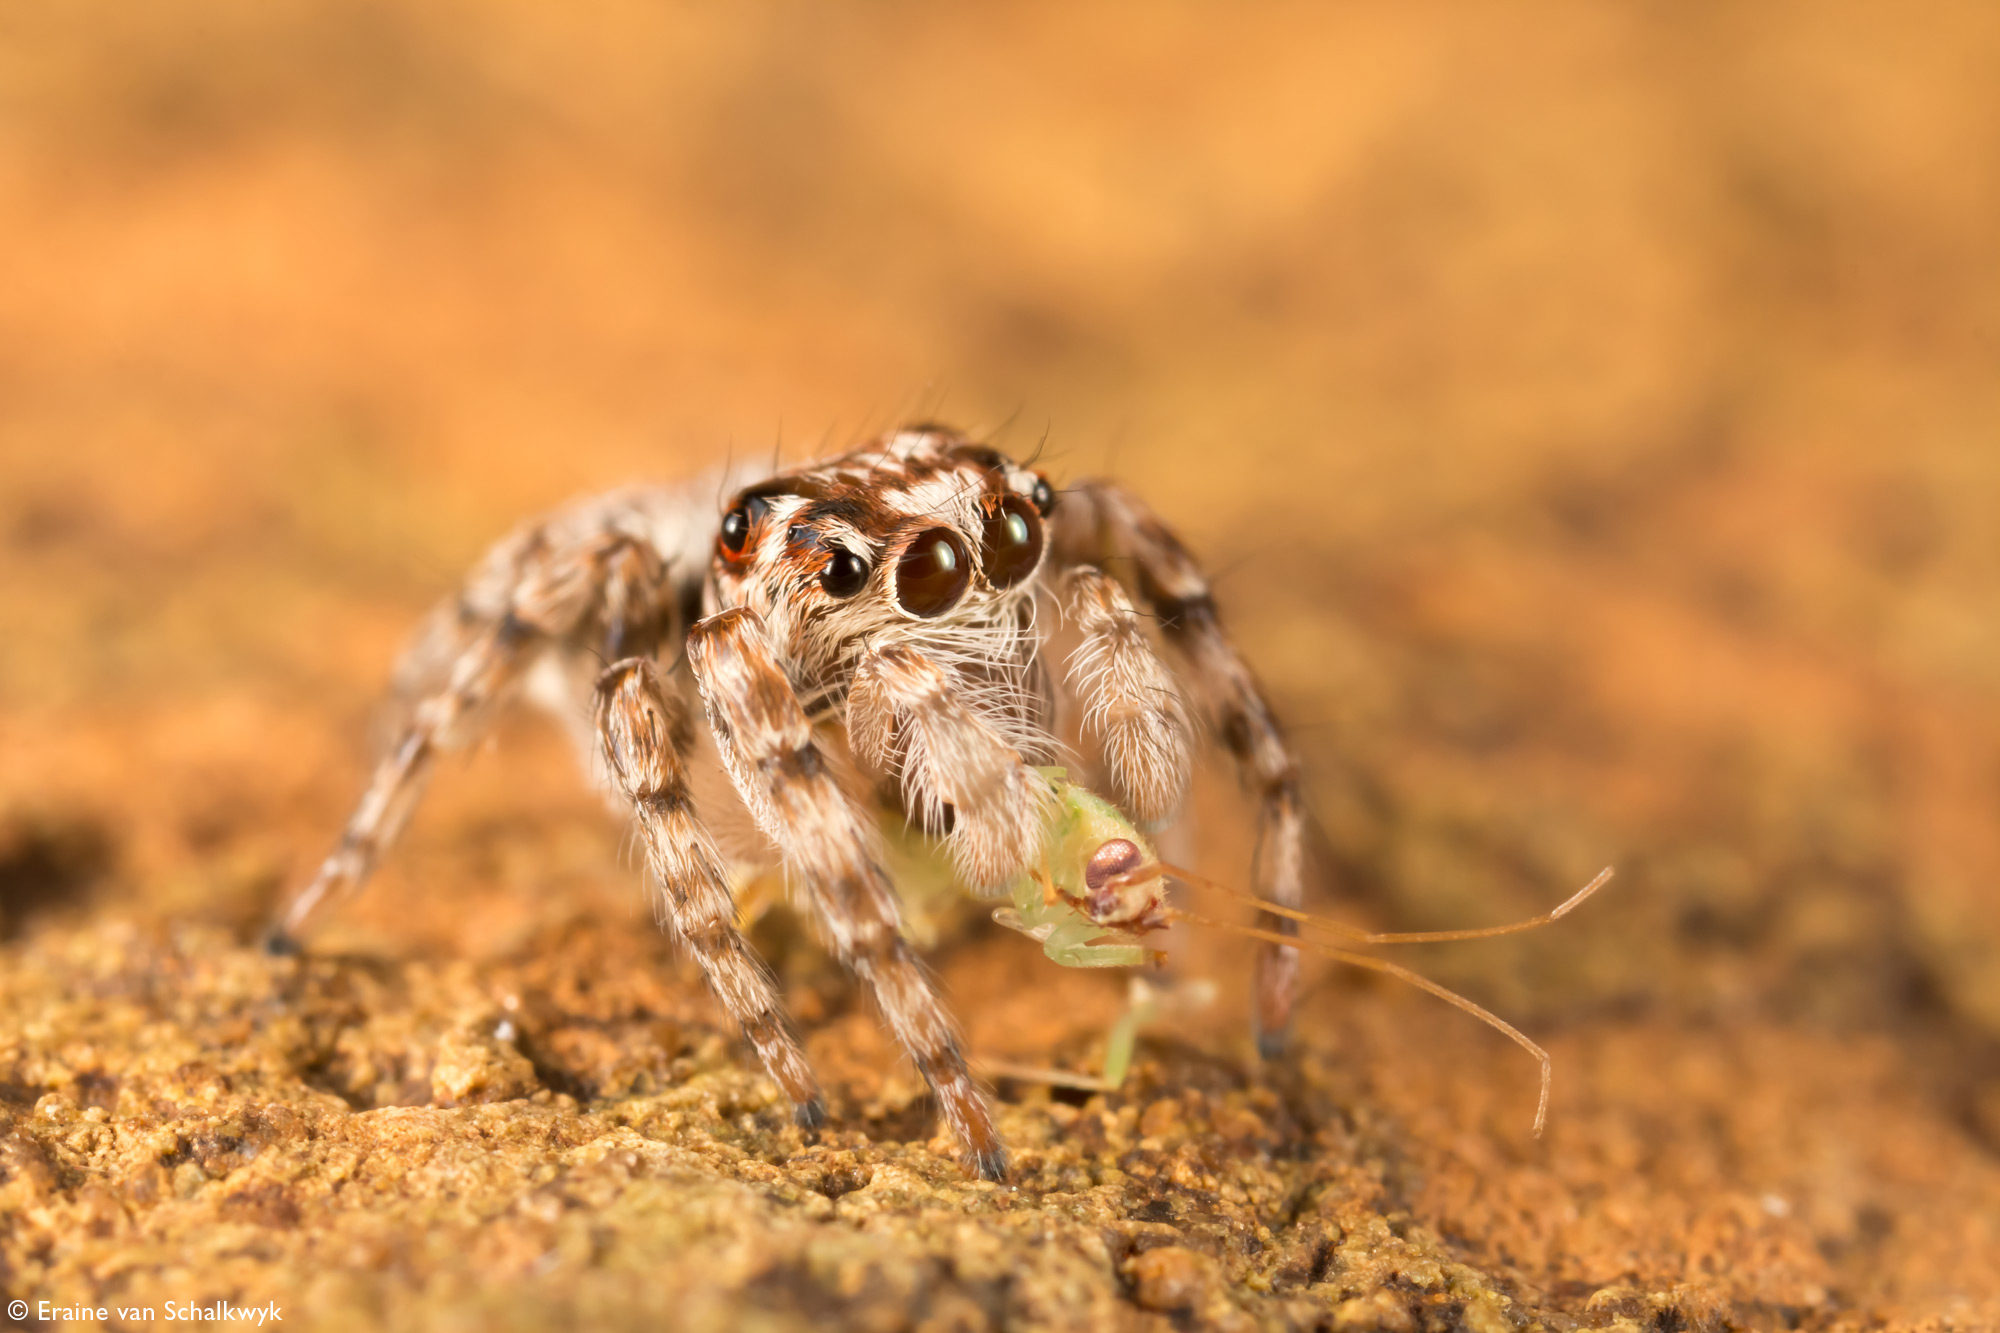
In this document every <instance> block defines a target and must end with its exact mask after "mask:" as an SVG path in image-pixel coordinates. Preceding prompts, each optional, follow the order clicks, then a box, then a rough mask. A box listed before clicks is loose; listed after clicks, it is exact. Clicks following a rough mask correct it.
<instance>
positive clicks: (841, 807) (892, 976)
mask: <svg viewBox="0 0 2000 1333" xmlns="http://www.w3.org/2000/svg"><path fill="white" fill-rule="evenodd" d="M687 653H688V664H689V666H690V667H691V668H692V670H693V672H694V677H695V681H696V683H697V684H698V685H699V686H700V688H701V695H702V700H703V702H704V703H705V704H706V705H707V709H708V719H709V725H710V726H711V727H712V728H714V730H715V732H716V739H717V741H718V743H719V748H720V750H721V752H722V755H723V759H724V761H725V763H726V764H727V766H728V768H729V773H730V777H731V778H732V779H734V781H735V783H736V786H737V789H738V790H739V791H740V792H741V793H742V794H743V798H744V802H745V803H746V804H747V805H749V807H750V808H751V810H752V811H753V812H755V813H756V814H757V815H758V817H759V820H760V822H762V823H763V824H764V826H765V831H766V832H767V833H769V834H770V835H771V836H772V837H773V838H774V839H775V840H776V841H777V843H778V845H779V846H780V847H781V848H782V849H783V850H784V853H785V859H786V862H787V863H788V864H789V865H791V866H792V867H793V868H794V869H796V870H797V871H798V873H799V877H800V879H801V881H802V882H803V885H804V888H805V891H806V894H807V896H808V897H809V898H810V899H811V901H812V904H813V909H814V912H815V914H816V915H817V916H818V918H819V920H820V922H821V923H822V925H823V927H824V929H825V931H826V934H827V938H828V941H829V943H830V944H831V945H832V947H833V950H834V952H835V953H836V954H837V955H839V957H840V958H841V960H842V961H843V962H844V963H846V964H847V966H848V967H849V968H851V969H852V970H853V971H854V973H855V974H856V975H857V976H858V977H860V978H861V980H862V981H863V982H864V983H866V984H867V985H868V987H869V988H870V989H871V990H872V991H873V992H874V994H875V998H876V1001H877V1003H878V1004H879V1005H880V1006H881V1009H882V1016H883V1018H884V1019H885V1020H886V1021H887V1023H888V1024H889V1029H890V1031H891V1032H893V1033H894V1034H895V1037H896V1040H897V1041H898V1042H899V1043H900V1044H901V1045H902V1047H903V1049H904V1050H905V1051H906V1052H908V1053H909V1056H910V1059H911V1060H912V1061H914V1062H915V1064H916V1066H917V1069H918V1070H919V1071H920V1072H921V1073H922V1074H923V1076H924V1079H925V1081H926V1082H928V1083H929V1084H930V1086H931V1089H932V1091H933V1092H934V1093H935V1094H936V1096H937V1099H938V1106H939V1109H940V1110H941V1111H942V1112H943V1113H944V1117H945V1119H946V1121H947V1122H948V1123H949V1124H950V1125H951V1127H952V1129H953V1130H954V1131H955V1132H956V1133H957V1135H958V1137H959V1140H960V1142H962V1143H964V1144H965V1145H966V1147H967V1148H968V1149H969V1150H970V1151H971V1153H972V1156H973V1160H974V1162H975V1163H976V1165H977V1167H978V1170H979V1173H980V1174H981V1175H982V1176H984V1177H986V1178H987V1179H988V1180H996V1181H997V1180H1000V1179H1003V1178H1004V1177H1005V1175H1006V1172H1007V1156H1006V1150H1005V1149H1004V1148H1003V1147H1002V1146H1001V1143H1000V1138H999V1135H998V1134H997V1133H996V1132H995V1130H994V1128H993V1118H992V1115H991V1113H990V1112H989V1111H988V1110H987V1107H986V1101H985V1099H984V1098H983V1097H982V1096H981V1095H980V1093H979V1090H978V1088H977V1087H976V1086H974V1084H973V1081H972V1075H971V1073H970V1071H969V1070H967V1068H966V1064H965V1056H964V1054H963V1052H962V1051H961V1050H960V1049H959V1043H958V1035H957V1033H956V1031H955V1030H954V1028H953V1025H952V1022H951V1017H950V1015H949V1014H948V1013H947V1012H946V1010H945V1007H944V1004H943V1002H942V1001H941V1000H940V999H939V998H938V995H937V992H936V990H935V989H934V988H933V987H932V985H931V981H930V978H929V977H928V976H927V975H926V974H925V972H924V969H923V966H922V965H921V964H920V963H919V962H918V960H917V958H916V956H915V954H914V953H913V952H912V951H911V949H910V946H909V945H908V943H907V942H905V941H904V939H903V937H902V933H901V931H900V929H899V919H898V913H897V908H896V895H895V891H894V889H893V888H892V887H891V886H890V882H889V877H888V876H887V875H886V874H885V873H884V872H883V870H882V867H881V866H880V864H879V863H878V862H877V860H876V858H875V856H874V854H873V851H872V849H871V847H870V842H869V835H868V832H867V824H866V822H865V821H864V819H863V817H862V813H861V811H859V810H858V809H856V808H855V805H854V803H853V802H852V801H851V800H849V799H848V797H847V795H846V793H844V792H843V791H841V789H840V786H839V784H838V783H837V782H835V780H834V776H833V774H832V772H831V771H830V769H829V768H828V765H827V760H826V757H825V755H824V754H822V752H821V751H820V748H819V746H818V744H817V743H816V742H815V741H814V740H813V734H812V724H811V723H810V722H809V721H808V720H807V718H806V714H805V710H804V709H803V708H802V707H801V706H800V704H799V700H798V696H797V695H796V694H795V693H794V692H793V690H792V686H791V683H790V682H789V681H788V680H787V679H786V677H785V673H784V670H783V668H782V667H781V666H780V665H779V663H778V659H777V656H776V654H775V653H774V652H773V651H772V649H771V645H770V642H769V640H768V639H767V638H766V636H765V632H764V626H763V622H762V621H761V620H759V619H758V617H757V615H756V614H755V613H754V612H751V611H748V610H741V609H738V610H732V611H724V612H722V613H721V614H719V615H716V616H712V617H710V618H709V619H707V620H705V621H703V622H701V623H700V624H699V625H697V626H695V628H694V630H693V632H692V633H691V634H690V635H689V636H688V645H687Z"/></svg>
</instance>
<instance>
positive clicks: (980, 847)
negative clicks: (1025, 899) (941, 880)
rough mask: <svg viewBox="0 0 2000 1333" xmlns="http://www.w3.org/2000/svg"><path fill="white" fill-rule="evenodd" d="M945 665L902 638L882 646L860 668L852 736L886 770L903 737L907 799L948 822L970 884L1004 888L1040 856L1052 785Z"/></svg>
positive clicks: (850, 718)
mask: <svg viewBox="0 0 2000 1333" xmlns="http://www.w3.org/2000/svg"><path fill="white" fill-rule="evenodd" d="M962 694H963V686H962V683H961V682H960V681H959V680H958V679H957V677H956V676H955V675H954V674H953V673H952V672H950V671H948V670H947V669H946V668H944V667H943V666H940V665H939V664H938V663H936V662H934V661H932V660H931V659H930V658H928V657H926V656H924V655H923V654H922V653H920V652H918V651H916V650H915V649H913V648H909V647H906V646H903V645H900V644H892V645H889V646H886V647H881V648H876V649H873V650H871V651H870V652H868V653H866V654H864V655H863V657H862V658H861V660H860V662H859V663H858V664H857V665H856V667H855V672H854V683H853V686H852V687H851V688H850V690H849V692H848V697H847V734H848V738H849V740H851V741H852V742H853V745H854V749H855V752H856V754H857V755H859V756H860V757H861V758H862V759H864V760H866V761H868V762H871V763H874V764H877V765H879V766H881V767H883V768H887V767H888V766H889V764H890V763H891V761H892V760H893V759H894V758H896V757H897V756H896V755H895V754H894V753H893V752H892V751H893V748H894V746H895V744H896V743H897V742H900V744H901V755H900V758H901V763H902V776H903V790H904V793H905V803H906V805H907V806H908V807H909V809H910V810H911V812H912V813H913V814H914V815H915V816H916V817H917V818H918V820H919V821H920V822H921V823H922V824H923V825H924V826H925V827H926V828H930V829H934V830H935V829H942V828H945V827H946V819H945V810H946V808H947V807H949V809H950V811H951V818H950V823H949V828H950V833H949V836H948V837H947V839H946V845H947V846H948V847H950V849H951V853H952V860H953V863H954V864H955V865H956V866H957V868H958V873H959V875H960V877H961V878H962V879H964V880H965V882H966V883H968V884H970V885H972V886H974V887H976V888H991V889H997V888H999V887H1001V886H1003V885H1005V884H1006V883H1008V882H1009V881H1010V880H1012V879H1013V878H1014V877H1015V876H1016V875H1018V874H1020V873H1021V868H1022V867H1023V866H1032V865H1036V864H1038V863H1039V862H1040V860H1041V857H1042V842H1043V838H1044V836H1045V833H1046V829H1047V827H1048V818H1047V815H1048V806H1049V803H1050V800H1051V795H1050V791H1049V784H1048V782H1047V780H1046V779H1044V778H1043V777H1042V776H1041V775H1040V774H1038V773H1036V772H1035V771H1034V770H1033V769H1031V768H1029V767H1028V765H1027V763H1026V761H1024V760H1023V759H1022V758H1021V753H1020V751H1018V750H1016V749H1015V748H1014V747H1013V746H1012V745H1010V744H1009V743H1008V742H1007V741H1006V740H1005V739H1004V738H1003V737H1002V736H1001V735H1000V733H999V732H998V731H996V730H995V729H994V728H993V727H992V725H991V724H989V723H988V722H987V721H986V720H985V719H983V718H981V717H980V716H979V714H978V713H977V712H976V711H974V710H973V709H972V708H970V707H968V706H967V705H966V703H965V702H964V700H963V699H962V697H961V696H962Z"/></svg>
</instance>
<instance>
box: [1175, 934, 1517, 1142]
mask: <svg viewBox="0 0 2000 1333" xmlns="http://www.w3.org/2000/svg"><path fill="white" fill-rule="evenodd" d="M1166 910H1167V915H1168V916H1169V917H1172V918H1174V919H1176V920H1180V921H1186V922H1190V923H1192V924H1194V925H1197V926H1211V927H1213V928H1215V929H1216V930H1226V931H1229V932H1230V933H1232V934H1236V935H1243V936H1247V937H1248V938H1250V939H1253V940H1264V941H1267V942H1269V943H1271V944H1282V945H1285V946H1286V947H1287V948H1292V949H1310V950H1312V951H1313V952H1314V953H1316V954H1319V955H1320V956H1322V957H1324V958H1331V959H1332V960H1333V961H1334V962H1336V963H1346V964H1347V965H1348V966H1349V967H1361V968H1366V969H1368V970H1369V971H1370V972H1383V973H1387V974H1388V975H1389V976H1392V977H1395V978H1397V979H1398V980H1401V981H1407V982H1409V983H1410V984H1411V985H1412V986H1415V987H1416V988H1417V989H1418V990H1421V991H1427V992H1429V993H1430V994H1432V995H1435V996H1437V997H1438V998H1439V999H1440V1000H1443V1001H1444V1002H1445V1003H1446V1004H1448V1005H1450V1006H1451V1007H1452V1008H1454V1009H1458V1010H1461V1011H1463V1012H1465V1013H1468V1014H1471V1015H1472V1016H1473V1017H1474V1018H1476V1019H1478V1020H1479V1021H1480V1022H1482V1023H1484V1024H1486V1025H1487V1026H1488V1027H1490V1028H1492V1029H1494V1030H1495V1031H1497V1032H1500V1033H1502V1034H1503V1035H1505V1036H1506V1037H1507V1039H1508V1040H1510V1041H1512V1042H1513V1043H1514V1044H1515V1045H1516V1046H1519V1047H1520V1048H1521V1049H1522V1050H1524V1051H1526V1052H1527V1053H1528V1054H1529V1055H1532V1056H1534V1057H1535V1062H1536V1063H1537V1064H1539V1065H1540V1066H1541V1067H1542V1092H1541V1096H1540V1097H1539V1098H1538V1099H1537V1100H1536V1102H1535V1137H1536V1138H1540V1137H1541V1136H1542V1126H1543V1125H1545V1124H1547V1123H1548V1118H1549V1085H1550V1082H1551V1079H1552V1077H1553V1074H1554V1071H1555V1062H1554V1061H1552V1060H1550V1059H1549V1053H1548V1052H1547V1051H1545V1050H1543V1049H1542V1048H1541V1047H1539V1046H1537V1045H1535V1043H1534V1042H1532V1041H1530V1040H1528V1037H1527V1034H1525V1033H1524V1032H1522V1031H1521V1030H1520V1029H1519V1028H1517V1027H1515V1026H1514V1025H1513V1024H1512V1023H1509V1022H1508V1021H1507V1020H1506V1019H1504V1018H1502V1017H1500V1015H1498V1014H1496V1013H1493V1012H1492V1011H1491V1010H1488V1009H1483V1008H1481V1007H1480V1006H1479V1005H1476V1004H1474V1003H1473V1002H1472V1001H1471V1000H1468V999H1466V998H1465V997H1464V996H1463V995H1460V994H1459V993H1458V992H1457V991H1455V990H1448V989H1446V988H1445V987H1443V986H1440V985H1438V983H1437V982H1435V981H1432V980H1431V979H1430V978H1429V977H1426V976H1423V975H1422V974H1420V973H1417V972H1412V971H1411V970H1410V969H1409V968H1407V967H1403V966H1401V965H1400V964H1397V963H1392V962H1390V961H1389V960H1388V959H1386V958H1377V957H1375V956H1374V955H1372V954H1365V953H1354V952H1353V951H1351V950H1348V949H1336V948H1334V947H1333V946H1332V945H1330V944H1322V943H1320V942H1319V941H1318V940H1302V939H1300V938H1299V937H1298V936H1296V935H1280V934H1279V933H1278V932H1277V931H1275V930H1259V929H1258V928H1257V927H1255V926H1239V925H1237V924H1236V923H1235V922H1233V921H1218V920H1216V919H1215V918H1214V917H1207V916H1200V915H1198V914H1196V913H1194V912H1188V911H1183V910H1181V909H1180V908H1177V907H1169V908H1168V909H1166Z"/></svg>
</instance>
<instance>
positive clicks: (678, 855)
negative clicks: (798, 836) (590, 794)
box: [595, 657, 826, 1128]
mask: <svg viewBox="0 0 2000 1333" xmlns="http://www.w3.org/2000/svg"><path fill="white" fill-rule="evenodd" d="M595 717H596V729H597V735H598V739H599V743H600V744H601V745H602V746H603V752H604V762H605V766H606V769H607V771H608V772H609V774H610V776H611V779H612V782H613V783H614V784H615V786H616V787H617V790H618V791H619V792H620V793H621V794H622V795H624V796H625V797H626V798H627V799H628V800H629V801H630V802H631V805H632V811H633V814H634V816H635V818H636V819H637V822H638V825H639V833H640V836H641V838H643V839H644V842H645V847H646V864H647V868H648V869H649V870H650V871H651V872H652V875H653V879H654V882H655V883H656V885H657V886H658V889H659V893H660V897H661V903H662V907H663V909H664V911H663V913H662V915H663V918H664V920H665V922H666V923H667V924H668V925H669V926H670V927H671V928H672V929H673V932H674V934H675V935H677V936H678V937H679V938H680V939H681V940H682V941H683V942H685V943H686V944H687V946H688V949H689V950H690V951H691V952H692V953H693V954H694V957H695V961H696V962H698V963H699V964H700V965H701V969H702V971H703V972H704V973H705V974H707V976H708V981H709V984H710V985H711V986H712V987H714V989H715V993H716V995H717V997H718V998H719V999H721V1001H722V1005H723V1007H724V1008H725V1009H727V1010H728V1011H729V1015H730V1017H731V1018H734V1019H735V1020H736V1022H737V1023H738V1024H739V1025H740V1026H741V1027H742V1029H743V1034H744V1035H745V1036H746V1037H748V1038H749V1039H750V1043H751V1045H753V1046H755V1047H756V1048H757V1054H758V1055H759V1056H760V1057H761V1058H762V1059H763V1061H764V1067H765V1069H767V1070H769V1071H770V1074H771V1077H772V1078H774V1079H776V1080H777V1083H778V1086H779V1087H781V1088H783V1089H784V1091H785V1095H786V1096H787V1097H789V1098H791V1100H792V1107H793V1118H794V1119H795V1120H796V1121H797V1122H798V1123H799V1124H800V1125H801V1126H804V1127H807V1128H813V1127H817V1126H818V1125H820V1124H823V1123H824V1122H825V1120H826V1099H825V1098H824V1097H823V1096H821V1095H820V1090H819V1083H818V1081H817V1080H816V1079H814V1077H813V1072H812V1068H811V1066H810V1065H808V1064H807V1063H806V1057H805V1052H804V1051H803V1050H801V1049H800V1048H799V1039H798V1036H797V1034H796V1033H794V1032H793V1030H792V1024H791V1019H790V1018H789V1016H788V1015H787V1014H786V1013H785V1008H784V1003H783V1001H782V1000H780V999H779V996H778V988H777V985H776V983H775V982H773V981H772V979H771V974H770V971H769V969H767V968H766V967H765V966H764V964H763V962H762V961H761V960H760V959H759V958H758V957H757V955H756V954H755V952H753V951H752V950H751V948H750V944H749V941H747V940H745V939H744V938H743V935H742V932H740V931H739V930H737V928H736V903H735V901H734V900H733V899H732V898H731V897H730V894H729V882H728V880H727V878H726V877H725V876H724V874H723V869H722V858H721V857H720V856H719V855H718V854H717V852H716V849H715V841H714V839H713V838H711V837H710V836H709V833H708V830H707V829H706V828H705V827H703V825H702V823H701V820H700V819H699V818H698V817H697V816H696V814H695V808H694V798H693V796H692V795H691V794H690V792H689V790H688V781H687V768H686V764H685V763H684V761H683V758H682V756H684V755H685V754H687V753H688V752H689V751H690V750H691V749H692V748H693V745H694V736H693V733H692V731H691V730H690V728H689V726H688V717H687V705H686V704H685V703H684V702H683V701H682V699H681V698H680V696H679V695H678V694H676V693H673V692H672V691H670V690H669V689H668V688H667V687H666V684H665V682H664V681H662V680H661V678H660V674H659V669H658V668H657V667H656V666H655V665H654V664H653V663H652V662H651V661H650V660H648V659H646V658H638V657H634V658H627V659H626V660H624V661H622V662H617V663H614V664H613V665H612V666H610V667H609V668H607V669H606V670H605V672H604V674H603V675H602V676H600V677H599V678H598V682H597V690H596V709H595Z"/></svg>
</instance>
